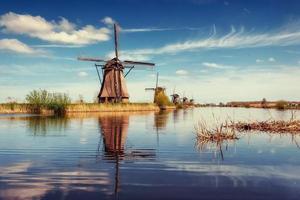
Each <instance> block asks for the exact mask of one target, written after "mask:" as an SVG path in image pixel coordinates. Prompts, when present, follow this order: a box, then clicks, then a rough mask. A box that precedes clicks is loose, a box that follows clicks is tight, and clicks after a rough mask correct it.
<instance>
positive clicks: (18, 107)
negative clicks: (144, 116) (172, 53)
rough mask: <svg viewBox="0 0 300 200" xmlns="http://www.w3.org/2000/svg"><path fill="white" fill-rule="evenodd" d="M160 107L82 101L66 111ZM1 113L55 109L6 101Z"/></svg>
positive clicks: (134, 109) (69, 106) (126, 109)
mask: <svg viewBox="0 0 300 200" xmlns="http://www.w3.org/2000/svg"><path fill="white" fill-rule="evenodd" d="M158 110H159V107H158V106H157V105H155V104H153V103H120V104H98V103H81V104H69V105H66V107H65V112H66V113H74V112H125V111H158ZM0 113H2V114H3V113H5V114H16V113H29V114H32V113H39V114H53V113H54V110H53V109H49V108H45V109H41V110H37V109H36V108H35V105H32V104H25V103H24V104H18V103H14V104H11V103H5V104H0Z"/></svg>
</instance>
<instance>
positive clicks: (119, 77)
mask: <svg viewBox="0 0 300 200" xmlns="http://www.w3.org/2000/svg"><path fill="white" fill-rule="evenodd" d="M114 44H115V57H114V58H112V59H111V60H108V61H106V60H103V59H98V58H84V57H78V60H82V61H92V62H96V63H104V64H95V67H96V70H97V74H98V78H99V80H100V84H101V88H100V92H99V95H98V102H99V103H105V102H111V103H118V102H128V101H129V93H128V90H127V86H126V82H125V77H126V76H127V75H128V74H129V73H130V71H131V70H132V69H133V68H135V66H136V65H147V66H152V67H153V66H154V65H155V64H154V63H148V62H137V61H129V60H125V61H120V60H119V53H118V25H117V24H114ZM98 67H101V69H102V80H101V77H100V73H99V69H98ZM125 68H127V69H128V71H127V72H126V74H125V75H124V70H125Z"/></svg>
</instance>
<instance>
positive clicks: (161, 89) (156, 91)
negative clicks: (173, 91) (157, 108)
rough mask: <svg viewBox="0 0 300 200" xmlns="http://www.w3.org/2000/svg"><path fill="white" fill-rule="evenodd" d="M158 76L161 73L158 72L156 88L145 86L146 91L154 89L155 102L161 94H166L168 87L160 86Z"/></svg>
mask: <svg viewBox="0 0 300 200" xmlns="http://www.w3.org/2000/svg"><path fill="white" fill-rule="evenodd" d="M158 76H159V74H158V72H157V74H156V84H155V88H145V90H146V91H149V90H152V91H154V99H153V102H154V103H157V102H156V97H157V96H158V95H159V94H163V95H165V90H166V88H164V87H159V86H158Z"/></svg>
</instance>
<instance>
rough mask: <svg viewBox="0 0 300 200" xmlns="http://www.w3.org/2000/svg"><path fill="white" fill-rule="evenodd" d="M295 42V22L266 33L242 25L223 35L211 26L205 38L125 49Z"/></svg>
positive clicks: (298, 31) (299, 34)
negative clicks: (247, 28) (251, 30)
mask: <svg viewBox="0 0 300 200" xmlns="http://www.w3.org/2000/svg"><path fill="white" fill-rule="evenodd" d="M297 44H300V28H299V26H298V25H297V24H296V23H295V24H289V25H287V26H284V27H282V28H280V29H278V30H276V31H272V32H268V33H253V32H246V31H245V29H244V28H243V27H242V28H240V30H236V28H235V27H231V31H230V32H229V33H227V34H225V35H223V36H218V34H217V31H216V29H215V28H213V32H212V34H211V35H210V36H208V37H207V38H200V39H196V40H187V41H185V42H178V43H173V44H167V45H165V46H162V47H158V48H146V49H136V50H127V53H128V54H129V53H130V54H140V55H151V54H152V55H155V54H166V53H169V54H174V53H179V52H183V51H191V50H195V49H222V48H255V47H268V46H292V45H297Z"/></svg>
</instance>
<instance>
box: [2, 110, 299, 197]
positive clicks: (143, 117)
mask: <svg viewBox="0 0 300 200" xmlns="http://www.w3.org/2000/svg"><path fill="white" fill-rule="evenodd" d="M299 114H300V113H299ZM290 116H291V113H290V111H276V110H264V109H243V108H197V109H187V110H179V111H171V112H159V113H155V112H136V113H102V114H96V113H93V114H72V115H68V116H66V117H45V116H35V115H0V200H2V199H9V200H10V199H11V200H12V199H13V200H17V199H89V200H91V199H218V200H219V199H264V200H266V199H272V200H274V199H281V200H282V199H299V198H300V147H299V144H300V136H292V135H291V134H285V135H274V134H268V133H263V132H251V133H239V134H238V137H239V140H237V141H233V142H230V141H229V142H224V143H222V144H212V143H200V142H199V141H197V139H196V134H195V126H196V125H197V122H198V121H199V120H205V121H206V122H207V125H208V126H211V127H213V126H214V124H216V123H219V122H222V121H224V120H225V119H230V120H234V121H239V120H242V121H254V120H268V119H285V120H288V119H289V117H290Z"/></svg>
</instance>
